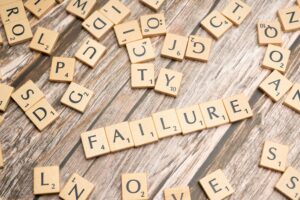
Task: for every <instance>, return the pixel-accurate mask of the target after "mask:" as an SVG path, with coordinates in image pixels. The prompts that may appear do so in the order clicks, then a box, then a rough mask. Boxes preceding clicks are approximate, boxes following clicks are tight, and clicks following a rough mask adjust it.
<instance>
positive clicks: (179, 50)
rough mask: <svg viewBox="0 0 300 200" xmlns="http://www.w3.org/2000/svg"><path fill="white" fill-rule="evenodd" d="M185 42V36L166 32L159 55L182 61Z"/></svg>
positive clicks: (186, 39)
mask: <svg viewBox="0 0 300 200" xmlns="http://www.w3.org/2000/svg"><path fill="white" fill-rule="evenodd" d="M187 43H188V38H187V37H184V36H180V35H175V34H171V33H167V35H166V37H165V41H164V44H163V47H162V50H161V55H162V56H164V57H167V58H171V59H175V60H178V61H182V60H183V57H184V54H185V51H186V47H187Z"/></svg>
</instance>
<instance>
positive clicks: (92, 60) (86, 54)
mask: <svg viewBox="0 0 300 200" xmlns="http://www.w3.org/2000/svg"><path fill="white" fill-rule="evenodd" d="M105 52H106V47H105V46H103V45H102V44H100V43H98V42H97V41H95V40H92V39H87V40H86V41H85V42H84V43H83V44H82V46H81V47H80V48H79V49H78V51H77V52H76V54H75V57H76V58H77V59H78V60H80V61H81V62H83V63H84V64H86V65H88V66H89V67H92V68H94V67H95V66H96V65H97V63H98V61H99V60H100V58H101V57H102V56H103V55H104V53H105Z"/></svg>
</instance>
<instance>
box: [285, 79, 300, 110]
mask: <svg viewBox="0 0 300 200" xmlns="http://www.w3.org/2000/svg"><path fill="white" fill-rule="evenodd" d="M283 104H284V105H286V106H288V107H290V108H291V109H293V110H295V111H297V112H298V113H300V84H299V83H295V84H294V85H293V87H292V89H291V90H290V92H289V93H288V95H287V97H286V99H285V100H284V102H283Z"/></svg>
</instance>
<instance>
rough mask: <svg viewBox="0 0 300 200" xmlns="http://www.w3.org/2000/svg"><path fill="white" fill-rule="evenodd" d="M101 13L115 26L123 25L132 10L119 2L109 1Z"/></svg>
mask: <svg viewBox="0 0 300 200" xmlns="http://www.w3.org/2000/svg"><path fill="white" fill-rule="evenodd" d="M100 12H101V13H102V14H103V15H105V17H107V18H108V19H109V20H110V21H112V22H113V23H114V24H119V23H121V22H122V21H123V20H124V19H125V18H126V17H128V16H129V15H130V10H129V8H127V7H126V6H125V5H124V4H123V3H122V2H120V1H119V0H109V1H108V2H107V3H106V4H105V5H104V6H103V7H102V8H101V9H100Z"/></svg>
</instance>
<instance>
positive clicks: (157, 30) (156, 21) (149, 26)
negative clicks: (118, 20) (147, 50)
mask: <svg viewBox="0 0 300 200" xmlns="http://www.w3.org/2000/svg"><path fill="white" fill-rule="evenodd" d="M140 21H141V29H142V34H143V36H145V37H149V36H157V35H165V34H166V33H167V26H166V19H165V15H164V13H160V14H151V15H143V16H141V18H140Z"/></svg>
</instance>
